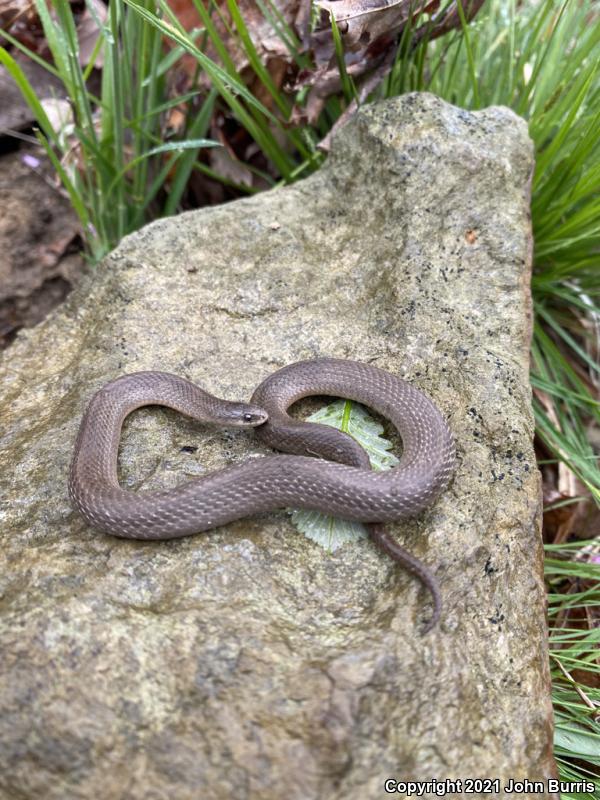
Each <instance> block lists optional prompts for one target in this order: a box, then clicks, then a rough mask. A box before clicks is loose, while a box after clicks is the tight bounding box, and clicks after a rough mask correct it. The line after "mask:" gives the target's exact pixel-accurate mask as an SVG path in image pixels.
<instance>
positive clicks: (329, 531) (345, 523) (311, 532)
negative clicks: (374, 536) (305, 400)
mask: <svg viewBox="0 0 600 800" xmlns="http://www.w3.org/2000/svg"><path fill="white" fill-rule="evenodd" d="M307 421H308V422H319V423H321V424H322V425H331V427H332V428H337V429H338V430H341V431H344V432H345V433H348V434H350V436H352V438H353V439H356V441H357V442H358V443H359V444H360V445H361V446H362V447H363V448H364V449H365V450H366V452H367V455H368V456H369V460H370V462H371V467H372V468H373V469H374V470H385V469H391V468H392V467H395V466H396V465H397V464H398V459H397V458H396V456H395V455H394V454H393V453H391V452H389V451H390V450H391V448H392V447H393V445H392V443H391V442H390V441H388V440H387V439H384V438H383V436H382V435H381V434H382V433H383V426H382V425H380V424H379V423H378V422H376V421H375V420H374V419H373V418H372V417H371V416H369V414H368V413H367V412H366V411H365V409H364V408H363V406H361V405H358V404H357V403H353V402H351V401H349V400H336V401H335V402H334V403H331V404H330V405H328V406H326V407H325V408H320V409H319V410H318V411H316V412H315V413H314V414H312V415H311V416H310V417H307ZM291 513H292V522H293V523H294V525H295V526H296V528H298V530H299V531H300V532H301V533H303V534H304V535H305V536H306V537H307V538H308V539H312V541H313V542H316V543H317V544H320V545H321V547H324V548H326V549H327V550H329V552H333V551H334V550H337V549H338V548H339V547H342V545H344V544H347V543H348V542H356V541H358V540H359V539H364V538H366V537H367V529H366V527H365V526H364V525H363V524H362V523H360V522H351V521H349V520H344V519H339V518H338V517H331V516H329V515H328V514H322V513H321V512H319V511H292V512H291Z"/></svg>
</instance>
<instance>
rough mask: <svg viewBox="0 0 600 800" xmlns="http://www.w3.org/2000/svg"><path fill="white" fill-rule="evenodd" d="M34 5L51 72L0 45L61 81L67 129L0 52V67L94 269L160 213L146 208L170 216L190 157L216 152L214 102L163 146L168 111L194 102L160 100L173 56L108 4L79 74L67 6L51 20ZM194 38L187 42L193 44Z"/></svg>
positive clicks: (59, 6) (118, 5)
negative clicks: (27, 111)
mask: <svg viewBox="0 0 600 800" xmlns="http://www.w3.org/2000/svg"><path fill="white" fill-rule="evenodd" d="M145 2H146V5H147V6H149V5H150V2H149V1H148V0H145ZM35 5H36V9H37V12H38V14H39V17H40V20H41V22H42V26H43V29H44V34H45V38H46V40H47V42H48V46H49V48H50V51H51V53H52V57H53V62H54V63H53V65H51V64H49V63H47V62H45V61H44V60H43V59H41V58H39V56H37V55H36V54H35V53H32V52H31V51H30V50H28V49H27V48H25V47H24V46H23V45H21V44H20V43H19V42H18V41H16V40H15V39H13V37H12V36H10V34H7V33H3V37H4V38H5V39H7V40H8V41H9V42H11V43H12V44H13V45H14V46H15V47H16V48H18V49H21V50H22V51H24V52H25V53H26V54H27V55H29V56H30V57H31V58H32V59H34V60H35V61H36V62H37V63H38V64H40V65H41V66H43V67H44V68H45V69H47V70H48V71H49V72H50V73H51V74H52V75H54V76H55V77H57V78H58V79H59V80H60V81H61V83H62V84H63V86H64V88H65V92H66V96H67V97H68V98H69V103H70V106H71V112H72V123H71V124H70V126H69V129H68V130H67V131H65V130H64V129H62V128H61V127H59V126H57V125H56V124H53V123H52V122H51V121H50V118H49V116H48V114H47V113H46V111H45V109H44V106H43V103H42V102H41V99H40V98H39V97H37V96H36V94H35V92H34V90H33V89H32V87H31V85H30V84H29V82H28V80H27V78H26V76H25V74H24V72H23V70H22V69H21V67H20V66H19V64H18V63H17V62H16V61H15V59H14V58H13V57H12V56H11V54H10V53H9V52H8V51H7V50H6V49H5V48H0V63H2V64H3V65H4V66H5V67H6V69H7V70H8V72H9V73H10V75H11V76H12V77H13V79H14V80H15V81H16V83H17V85H18V86H19V88H20V89H21V92H22V94H23V96H24V98H25V100H26V101H27V103H28V105H29V106H30V108H31V110H32V112H33V114H34V116H35V118H36V120H37V123H38V125H39V128H40V130H39V131H38V132H37V134H36V135H37V138H38V140H39V142H40V143H41V145H42V146H43V148H44V150H45V151H46V153H47V155H48V157H49V158H50V160H51V161H52V163H53V165H54V167H55V169H56V172H57V174H58V175H59V177H60V179H61V181H62V184H63V186H64V188H65V189H66V191H67V192H68V194H69V197H70V200H71V203H72V205H73V208H74V209H75V211H76V212H77V215H78V217H79V219H80V221H81V226H82V230H83V237H84V240H85V242H86V245H87V250H88V252H89V254H90V256H91V257H92V259H93V260H98V259H99V258H100V257H101V256H102V255H104V253H106V252H107V251H108V250H110V249H111V248H112V247H114V246H115V245H116V244H117V243H118V241H119V240H120V239H121V238H122V237H123V236H124V235H125V234H126V233H129V232H130V231H132V230H135V229H137V228H139V227H140V226H141V225H142V224H143V223H144V222H145V221H147V220H148V219H149V218H150V217H151V216H152V215H153V214H156V213H160V212H157V211H156V209H155V208H154V207H155V206H156V205H157V204H158V205H161V204H163V203H164V210H165V211H166V212H167V213H169V211H172V210H174V209H175V208H176V207H177V204H178V202H179V199H180V198H181V195H182V193H183V191H184V189H185V186H186V184H187V180H188V178H189V175H190V173H191V170H192V168H193V166H194V164H195V162H196V158H197V154H198V152H199V150H200V149H201V148H205V147H213V146H216V145H217V142H213V141H210V140H208V139H206V138H204V137H205V134H206V130H207V128H208V124H209V121H210V117H211V113H212V106H213V103H214V100H215V96H216V93H215V92H214V91H213V92H211V93H210V94H209V96H208V97H207V98H206V99H205V100H204V102H203V105H202V108H201V111H200V113H199V114H198V115H197V116H196V117H195V118H194V117H193V116H192V115H191V114H190V116H189V119H188V124H187V129H186V131H185V134H186V138H185V139H173V140H172V141H165V137H164V132H163V124H164V115H165V113H166V112H168V111H169V109H171V108H173V107H174V106H176V105H180V104H189V103H190V101H191V100H192V99H193V96H194V93H188V94H187V95H184V96H179V97H174V98H169V97H168V93H167V84H166V76H167V71H168V69H169V67H170V66H171V65H172V64H173V63H174V61H175V60H176V58H178V57H179V56H181V53H182V51H181V49H177V48H176V49H174V50H172V51H171V52H169V53H167V54H165V52H164V49H163V40H162V37H161V35H160V32H159V31H157V30H156V29H155V28H153V27H152V26H150V25H147V24H146V23H145V22H144V21H143V19H142V18H141V17H140V16H139V15H138V14H132V13H128V12H127V10H126V7H125V6H124V4H123V3H122V2H121V0H115V1H114V2H111V3H110V6H109V14H108V19H107V21H106V22H101V21H100V20H97V21H98V26H99V37H98V41H97V44H96V48H95V52H94V54H93V56H92V59H91V61H90V64H89V65H88V66H87V67H86V68H84V67H83V66H82V65H81V63H80V59H79V45H78V41H77V32H76V28H75V22H74V18H73V12H72V10H71V6H70V4H69V2H68V0H54V2H53V3H52V11H51V10H50V9H49V7H48V6H47V5H46V2H45V0H35ZM141 5H142V7H144V4H143V3H142V4H141ZM90 8H92V7H91V6H90ZM201 33H202V32H198V31H197V32H195V33H194V34H193V38H196V37H198V36H199V35H200V34H201ZM98 54H102V55H103V58H104V67H103V71H102V86H101V92H100V96H99V97H95V96H94V95H93V94H92V92H91V91H90V90H89V89H88V79H89V76H90V73H91V69H92V66H93V63H94V61H95V58H96V56H97V55H98ZM167 178H169V181H168V187H169V188H168V192H165V184H166V182H167ZM161 193H162V194H164V195H166V199H165V198H161V197H160V195H161Z"/></svg>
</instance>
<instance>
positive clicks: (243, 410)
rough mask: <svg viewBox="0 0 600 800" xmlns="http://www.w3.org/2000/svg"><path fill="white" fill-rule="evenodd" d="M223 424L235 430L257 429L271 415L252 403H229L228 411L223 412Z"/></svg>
mask: <svg viewBox="0 0 600 800" xmlns="http://www.w3.org/2000/svg"><path fill="white" fill-rule="evenodd" d="M220 416H221V424H222V425H229V426H231V427H235V428H256V427H257V426H258V425H263V424H264V423H265V422H266V421H267V419H268V418H269V415H268V414H267V412H266V411H265V410H264V408H260V406H253V405H250V403H228V404H227V410H226V411H223V413H222V414H221V415H220Z"/></svg>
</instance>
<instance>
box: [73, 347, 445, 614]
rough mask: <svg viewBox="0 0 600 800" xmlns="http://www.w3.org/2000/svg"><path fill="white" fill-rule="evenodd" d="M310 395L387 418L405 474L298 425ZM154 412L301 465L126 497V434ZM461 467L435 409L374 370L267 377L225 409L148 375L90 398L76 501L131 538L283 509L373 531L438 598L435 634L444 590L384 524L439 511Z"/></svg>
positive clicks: (309, 368)
mask: <svg viewBox="0 0 600 800" xmlns="http://www.w3.org/2000/svg"><path fill="white" fill-rule="evenodd" d="M310 395H329V396H334V397H345V398H348V399H350V400H355V401H357V402H359V403H363V404H365V405H366V406H369V407H371V408H372V409H374V410H375V411H377V412H379V413H380V414H381V415H382V416H383V417H386V418H387V419H389V420H390V421H391V422H392V423H393V425H394V426H395V427H396V428H397V430H398V432H399V433H400V436H401V438H402V445H403V451H402V456H401V459H400V463H399V464H398V466H396V467H395V468H393V469H391V470H388V471H383V472H372V471H371V469H370V466H369V459H368V456H367V454H366V453H365V451H364V450H363V449H362V447H360V445H358V443H357V442H356V441H355V440H354V439H352V438H351V437H350V436H349V435H347V434H345V433H342V432H341V431H338V430H336V429H334V428H331V427H328V426H325V425H317V424H315V423H307V422H301V421H299V420H296V419H294V418H293V417H291V416H290V415H289V414H288V408H289V407H290V406H291V405H292V404H293V403H294V402H296V401H297V400H299V399H301V398H303V397H307V396H310ZM146 405H161V406H167V407H169V408H173V409H175V410H176V411H179V412H181V413H183V414H186V415H187V416H189V417H192V418H193V419H196V420H199V421H201V422H208V423H213V424H218V425H229V426H238V427H254V428H255V433H256V435H257V436H258V437H259V438H260V439H261V440H262V441H263V442H265V443H266V444H268V445H270V446H271V447H274V448H276V449H278V450H282V451H284V452H286V453H288V454H289V453H291V454H292V455H271V456H265V457H262V458H253V459H250V460H248V461H245V462H243V463H241V464H235V465H233V466H229V467H226V468H225V469H222V470H219V471H217V472H214V473H212V474H210V475H207V476H204V477H201V478H195V479H193V480H191V481H188V482H186V483H184V484H183V485H181V486H178V487H176V488H173V489H168V490H164V491H154V492H145V493H144V492H141V493H135V492H131V491H127V490H125V489H123V488H121V487H120V485H119V482H118V479H117V454H118V448H119V438H120V433H121V426H122V423H123V420H124V419H125V417H126V416H127V415H128V414H129V413H130V412H132V411H133V410H135V409H136V408H140V407H141V406H146ZM454 461H455V457H454V444H453V439H452V435H451V433H450V430H449V428H448V426H447V424H446V421H445V420H444V418H443V417H442V415H441V414H440V412H439V411H438V409H437V408H436V406H435V405H434V404H433V403H432V402H431V400H429V398H427V397H426V396H425V395H424V394H422V393H421V392H420V391H418V390H417V389H415V388H413V387H412V386H410V385H409V384H408V383H406V382H405V381H403V380H401V379H400V378H398V377H397V376H395V375H392V374H391V373H389V372H386V371H384V370H382V369H379V368H377V367H375V366H372V365H370V364H365V363H361V362H357V361H349V360H344V359H334V358H319V359H314V360H309V361H300V362H297V363H295V364H290V365H289V366H286V367H283V368H282V369H280V370H278V371H277V372H274V373H273V374H272V375H270V376H269V377H267V378H266V379H265V380H264V381H263V382H262V383H261V384H260V385H259V386H258V388H257V389H256V390H255V392H254V394H253V395H252V398H251V402H250V403H249V404H248V403H235V402H231V401H227V400H221V399H219V398H217V397H215V396H213V395H211V394H209V393H208V392H205V391H204V390H203V389H201V388H200V387H198V386H197V385H196V384H194V383H191V382H190V381H188V380H186V379H185V378H181V377H178V376H176V375H172V374H170V373H165V372H155V371H153V372H138V373H133V374H130V375H124V376H122V377H120V378H117V379H116V380H114V381H111V382H110V383H108V384H106V385H105V386H104V387H103V388H101V389H100V390H99V391H98V392H97V393H96V394H95V395H94V397H93V398H92V400H91V402H90V404H89V406H88V409H87V411H86V413H85V415H84V418H83V420H82V423H81V427H80V430H79V434H78V437H77V442H76V445H75V452H74V456H73V461H72V464H71V473H70V479H69V493H70V496H71V499H72V502H73V504H74V506H75V507H76V508H77V509H78V510H79V511H80V512H81V514H82V515H83V516H84V517H85V519H86V520H87V521H88V523H89V524H90V525H92V526H93V527H96V528H98V529H100V530H102V531H105V532H107V533H110V534H113V535H115V536H121V537H125V538H131V539H173V538H177V537H181V536H187V535H189V534H194V533H199V532H201V531H206V530H209V529H211V528H215V527H217V526H219V525H224V524H225V523H227V522H231V521H233V520H236V519H240V518H242V517H246V516H249V515H252V514H257V513H260V512H265V511H269V510H273V509H277V508H284V507H292V508H305V509H313V510H316V511H321V512H324V513H326V514H332V515H335V516H338V517H343V518H345V519H350V520H356V521H359V522H365V523H370V525H369V533H370V536H371V538H372V539H373V540H374V541H375V542H376V543H377V544H378V545H379V546H380V547H381V548H382V549H383V550H385V551H386V552H387V553H388V554H389V555H390V556H391V557H392V558H394V559H395V560H396V561H398V562H400V563H401V564H402V565H403V566H405V567H406V568H407V569H408V570H410V571H411V572H412V573H414V574H415V575H416V576H417V577H418V578H420V580H421V581H422V582H423V583H424V584H425V585H426V586H427V587H428V588H429V589H430V591H431V592H432V594H433V599H434V613H433V617H432V619H431V621H430V624H429V625H428V629H429V628H430V627H432V626H433V625H434V624H435V622H436V621H437V619H438V618H439V613H440V592H439V588H438V585H437V581H436V579H435V578H434V576H433V575H432V573H431V572H430V571H429V570H428V569H427V568H426V567H425V566H424V565H423V564H422V563H421V562H420V561H419V560H418V559H416V558H415V557H414V556H412V555H410V554H409V553H407V552H406V551H405V550H404V549H403V548H401V547H400V546H399V545H398V544H397V543H396V541H395V540H394V539H393V538H392V537H391V535H390V534H389V533H388V532H387V531H386V530H385V528H384V527H383V525H382V524H381V523H385V522H392V521H395V520H399V519H402V518H404V517H408V516H413V515H415V514H417V513H418V512H420V511H421V510H423V509H424V508H426V507H427V506H428V505H430V504H431V503H432V501H433V500H434V499H435V497H436V496H437V495H438V494H439V493H440V492H441V491H442V490H443V489H444V488H445V487H446V486H447V484H448V481H449V479H450V476H451V474H452V471H453V468H454Z"/></svg>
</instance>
